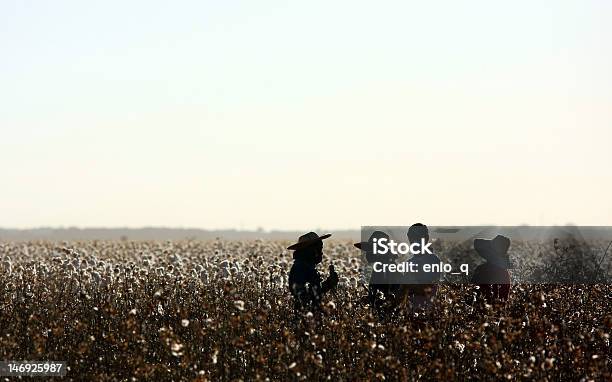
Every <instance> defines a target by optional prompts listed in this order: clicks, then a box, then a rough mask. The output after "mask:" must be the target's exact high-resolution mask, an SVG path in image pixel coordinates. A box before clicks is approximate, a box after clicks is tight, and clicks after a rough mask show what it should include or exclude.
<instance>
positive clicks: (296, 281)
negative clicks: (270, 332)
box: [287, 232, 338, 309]
mask: <svg viewBox="0 0 612 382" xmlns="http://www.w3.org/2000/svg"><path fill="white" fill-rule="evenodd" d="M330 236H331V234H325V235H323V236H319V235H317V234H316V233H314V232H308V233H307V234H304V235H302V236H300V238H299V239H298V242H297V243H295V244H293V245H291V246H289V247H288V248H287V249H289V250H293V251H294V252H293V260H294V262H293V266H292V267H291V271H290V272H289V291H290V292H291V295H293V297H294V301H295V307H296V309H301V308H305V309H316V308H318V307H319V306H320V303H321V298H322V297H323V295H324V294H325V293H327V292H328V291H329V290H331V289H332V288H334V287H335V286H336V285H337V284H338V274H337V273H336V271H335V270H334V266H333V265H330V266H329V276H328V277H327V279H326V280H325V281H323V282H321V276H320V275H319V272H318V271H317V269H316V267H317V264H319V263H320V262H321V261H322V260H323V240H324V239H327V238H328V237H330Z"/></svg>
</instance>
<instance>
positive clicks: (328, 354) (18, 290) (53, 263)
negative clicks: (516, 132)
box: [0, 240, 612, 381]
mask: <svg viewBox="0 0 612 382" xmlns="http://www.w3.org/2000/svg"><path fill="white" fill-rule="evenodd" d="M287 244H288V243H287V242H280V241H279V242H274V241H223V240H215V241H208V242H200V241H182V242H130V241H116V242H105V241H92V242H64V243H46V242H30V243H0V359H2V360H49V361H66V362H67V365H68V373H67V378H68V379H72V380H96V381H115V380H134V381H138V380H143V381H144V380H175V381H179V380H201V381H218V380H245V381H247V380H282V381H286V380H313V379H314V380H332V381H337V380H417V379H421V380H449V379H458V380H467V379H481V380H492V379H507V380H526V379H537V380H550V381H557V380H568V381H579V380H584V381H588V380H606V379H607V380H610V379H612V374H611V370H612V359H611V354H612V347H611V346H610V334H611V332H612V287H611V286H610V284H609V283H605V282H599V283H596V284H578V285H576V284H554V285H552V284H530V283H519V284H517V285H513V288H512V295H511V298H510V300H509V302H508V303H507V304H506V306H500V307H493V306H488V305H484V304H479V303H477V302H476V303H475V302H474V288H475V287H473V286H470V285H467V284H444V285H442V286H441V288H440V290H439V292H438V296H437V299H436V301H435V304H434V306H433V307H432V309H431V310H430V311H428V312H426V313H420V314H414V313H409V312H400V313H399V314H398V315H395V316H393V317H378V316H376V317H375V316H374V315H373V314H372V312H371V310H370V307H369V306H368V305H367V299H366V298H365V296H366V294H367V290H366V286H367V282H365V278H364V272H362V270H363V269H362V268H363V263H362V261H361V254H360V252H359V251H358V250H357V249H356V248H354V247H353V246H352V244H351V243H349V242H340V241H330V242H329V243H328V242H326V244H325V248H324V253H325V256H324V260H323V263H322V264H320V265H319V269H320V272H321V273H322V274H325V272H326V269H327V267H328V265H329V264H331V263H333V264H334V266H335V269H336V271H337V272H338V274H339V276H340V282H339V285H338V287H337V288H336V290H334V291H332V292H331V293H330V294H329V295H328V296H325V299H324V301H323V304H322V308H321V310H319V311H314V312H299V313H298V312H294V309H293V302H292V300H291V296H290V294H289V293H288V289H287V275H288V272H289V269H290V267H291V264H292V257H291V253H290V252H289V251H287V250H286V249H285V248H286V247H287ZM513 250H514V251H515V252H514V256H515V257H516V256H518V257H519V260H520V263H521V264H522V265H521V267H519V268H517V270H516V272H517V273H521V272H526V268H527V266H528V265H529V266H532V265H533V264H537V263H538V261H539V260H538V259H539V257H542V256H544V255H546V253H542V251H553V249H552V248H549V247H535V246H534V245H533V244H530V243H523V244H521V243H515V244H513ZM519 280H520V279H519Z"/></svg>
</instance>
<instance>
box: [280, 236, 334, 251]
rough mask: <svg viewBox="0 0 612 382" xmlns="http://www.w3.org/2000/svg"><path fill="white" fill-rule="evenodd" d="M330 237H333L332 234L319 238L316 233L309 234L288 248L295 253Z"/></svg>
mask: <svg viewBox="0 0 612 382" xmlns="http://www.w3.org/2000/svg"><path fill="white" fill-rule="evenodd" d="M330 236H331V233H327V234H325V235H322V236H319V235H317V234H316V233H314V232H308V233H306V234H304V235H302V236H300V238H299V239H298V242H297V243H295V244H292V245H290V246H288V247H287V249H290V250H294V251H295V250H297V249H302V248H307V247H310V246H311V245H313V244H316V243H318V242H320V241H321V240H324V239H327V238H328V237H330Z"/></svg>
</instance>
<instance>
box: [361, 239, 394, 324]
mask: <svg viewBox="0 0 612 382" xmlns="http://www.w3.org/2000/svg"><path fill="white" fill-rule="evenodd" d="M374 239H376V240H380V239H387V241H388V240H389V235H387V234H386V233H385V232H382V231H374V232H372V234H371V235H370V238H369V239H368V240H367V241H362V242H359V243H355V244H353V245H354V246H355V247H357V248H359V249H360V250H361V251H363V252H364V253H365V257H366V260H367V262H368V264H370V265H373V264H374V263H376V262H380V263H382V264H391V263H394V262H395V260H396V259H397V255H395V254H391V252H390V251H388V252H387V253H386V254H384V255H382V254H378V253H377V254H375V253H374ZM398 292H399V285H398V284H397V282H396V280H395V277H394V275H393V274H392V273H390V272H374V271H372V273H371V275H370V282H369V287H368V302H369V304H370V306H371V307H372V308H373V309H374V310H375V311H376V312H377V313H378V314H379V315H384V314H385V313H390V312H392V311H393V309H394V308H395V306H396V302H397V300H396V299H397V294H398Z"/></svg>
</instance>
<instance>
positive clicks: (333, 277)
mask: <svg viewBox="0 0 612 382" xmlns="http://www.w3.org/2000/svg"><path fill="white" fill-rule="evenodd" d="M327 283H328V284H329V286H330V287H332V288H334V287H335V286H336V285H338V274H337V273H336V270H335V268H334V265H333V264H331V265H330V266H329V277H328V278H327Z"/></svg>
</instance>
